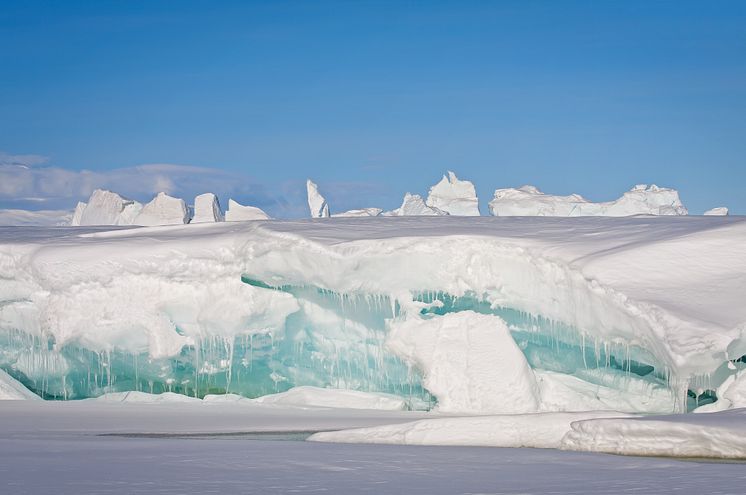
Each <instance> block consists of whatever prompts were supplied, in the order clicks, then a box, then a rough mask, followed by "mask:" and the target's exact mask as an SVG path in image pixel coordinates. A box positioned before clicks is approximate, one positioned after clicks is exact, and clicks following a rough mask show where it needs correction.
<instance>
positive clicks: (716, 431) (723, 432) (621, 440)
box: [561, 409, 746, 459]
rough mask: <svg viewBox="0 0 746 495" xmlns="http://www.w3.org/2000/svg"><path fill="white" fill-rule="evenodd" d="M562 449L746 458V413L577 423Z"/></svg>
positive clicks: (732, 412) (611, 452) (610, 452)
mask: <svg viewBox="0 0 746 495" xmlns="http://www.w3.org/2000/svg"><path fill="white" fill-rule="evenodd" d="M571 426H572V428H571V430H570V431H569V432H568V433H567V435H566V436H565V437H564V438H563V440H562V445H561V448H563V449H565V450H579V451H585V452H604V453H608V454H623V455H642V456H657V457H663V456H665V457H703V458H708V457H709V458H718V459H744V458H746V409H735V410H732V411H725V412H720V413H713V414H685V415H678V416H663V417H647V418H628V419H611V418H609V419H591V420H586V421H578V422H575V423H573V424H572V425H571Z"/></svg>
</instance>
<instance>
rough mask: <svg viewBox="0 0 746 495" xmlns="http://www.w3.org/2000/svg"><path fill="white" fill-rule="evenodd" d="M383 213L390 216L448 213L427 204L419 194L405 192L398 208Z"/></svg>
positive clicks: (440, 214)
mask: <svg viewBox="0 0 746 495" xmlns="http://www.w3.org/2000/svg"><path fill="white" fill-rule="evenodd" d="M383 215H384V216H391V217H409V216H442V215H448V213H446V212H445V211H443V210H440V209H438V208H433V207H430V206H427V205H426V204H425V201H424V200H423V199H422V196H420V195H419V194H410V193H406V194H405V195H404V200H403V201H402V204H401V206H400V207H399V208H397V209H395V210H391V211H388V212H386V213H384V214H383Z"/></svg>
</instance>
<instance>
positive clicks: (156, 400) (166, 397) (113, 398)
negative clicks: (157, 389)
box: [88, 390, 202, 404]
mask: <svg viewBox="0 0 746 495" xmlns="http://www.w3.org/2000/svg"><path fill="white" fill-rule="evenodd" d="M88 400H92V401H97V402H136V403H141V404H160V403H166V402H177V403H183V402H195V403H196V402H202V401H201V400H200V399H197V398H195V397H187V396H186V395H182V394H174V393H172V392H163V393H162V394H149V393H147V392H138V391H135V390H132V391H129V392H111V393H108V394H104V395H101V396H99V397H96V398H95V399H88Z"/></svg>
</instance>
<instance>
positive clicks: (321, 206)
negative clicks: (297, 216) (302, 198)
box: [306, 179, 329, 218]
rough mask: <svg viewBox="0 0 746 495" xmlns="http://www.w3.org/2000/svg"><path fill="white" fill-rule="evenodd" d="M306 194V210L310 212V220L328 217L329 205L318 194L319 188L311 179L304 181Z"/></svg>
mask: <svg viewBox="0 0 746 495" xmlns="http://www.w3.org/2000/svg"><path fill="white" fill-rule="evenodd" d="M306 193H307V194H308V209H309V210H311V218H327V217H329V205H328V204H327V203H326V199H324V196H322V195H321V193H320V192H319V186H317V185H316V183H315V182H313V181H312V180H311V179H308V180H307V181H306Z"/></svg>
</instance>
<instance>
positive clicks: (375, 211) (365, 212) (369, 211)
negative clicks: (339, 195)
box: [332, 208, 383, 217]
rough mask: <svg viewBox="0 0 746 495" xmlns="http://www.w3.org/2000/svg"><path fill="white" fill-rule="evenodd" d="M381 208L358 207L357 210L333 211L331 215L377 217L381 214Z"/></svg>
mask: <svg viewBox="0 0 746 495" xmlns="http://www.w3.org/2000/svg"><path fill="white" fill-rule="evenodd" d="M382 211H383V209H381V208H360V209H359V210H348V211H345V212H342V213H335V214H334V215H332V217H377V216H379V215H380V214H381V212H382Z"/></svg>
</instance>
